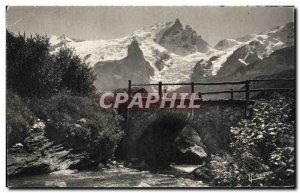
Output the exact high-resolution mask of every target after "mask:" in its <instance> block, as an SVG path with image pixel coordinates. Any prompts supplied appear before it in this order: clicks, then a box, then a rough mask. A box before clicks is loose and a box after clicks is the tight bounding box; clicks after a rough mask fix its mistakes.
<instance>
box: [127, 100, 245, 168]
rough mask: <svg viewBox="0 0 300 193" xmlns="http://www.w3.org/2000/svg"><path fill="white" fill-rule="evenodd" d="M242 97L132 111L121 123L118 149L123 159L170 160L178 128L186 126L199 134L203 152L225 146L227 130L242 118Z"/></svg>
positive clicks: (223, 148) (224, 147) (243, 107)
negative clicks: (122, 134) (177, 108)
mask: <svg viewBox="0 0 300 193" xmlns="http://www.w3.org/2000/svg"><path fill="white" fill-rule="evenodd" d="M245 106H246V104H245V101H243V100H219V101H203V102H202V104H201V106H200V108H199V109H194V110H191V109H189V110H186V111H175V110H172V109H156V110H155V109H152V110H149V111H133V110H131V111H130V113H125V112H124V114H125V115H124V116H126V115H128V114H129V116H128V119H127V124H126V126H125V125H124V127H125V128H124V129H125V131H126V132H125V133H126V135H125V138H124V141H123V147H124V149H123V150H122V151H123V152H124V153H125V155H126V156H125V157H126V159H127V160H131V159H136V158H138V159H141V160H145V161H146V163H148V164H150V165H160V164H162V163H168V162H171V159H172V158H171V157H172V156H170V152H172V151H173V150H174V147H173V146H174V140H175V138H176V137H177V136H178V134H179V132H180V131H181V130H182V129H183V128H185V127H190V128H191V129H194V130H195V131H196V132H197V133H198V135H199V136H200V138H201V140H202V142H203V144H204V145H205V146H206V149H207V152H216V151H222V150H225V149H226V148H227V147H228V145H229V132H230V128H231V127H232V126H235V125H236V124H237V123H238V122H239V121H240V120H241V119H243V118H245V111H246V108H245Z"/></svg>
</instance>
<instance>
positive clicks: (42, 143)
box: [7, 121, 86, 176]
mask: <svg viewBox="0 0 300 193" xmlns="http://www.w3.org/2000/svg"><path fill="white" fill-rule="evenodd" d="M44 127H45V124H44V123H43V122H41V121H38V122H36V123H35V125H34V126H33V128H32V129H31V130H30V131H29V136H28V137H27V138H26V139H25V141H24V147H22V146H20V145H19V147H18V149H16V147H14V148H9V149H8V152H7V175H8V176H21V175H35V174H43V173H50V172H53V171H58V170H65V169H69V168H70V169H71V168H73V169H75V168H74V166H76V165H78V164H80V163H82V162H83V161H84V159H85V158H86V156H85V155H84V154H73V153H71V151H72V149H67V148H65V147H64V146H63V145H55V144H54V143H53V142H52V141H50V140H49V139H47V138H46V137H45V136H44V134H45V131H44ZM77 168H78V167H77Z"/></svg>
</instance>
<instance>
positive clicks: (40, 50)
mask: <svg viewBox="0 0 300 193" xmlns="http://www.w3.org/2000/svg"><path fill="white" fill-rule="evenodd" d="M6 34H7V40H6V42H7V44H6V58H7V88H9V89H10V90H12V91H14V92H16V93H17V94H19V95H20V96H22V97H27V98H33V97H37V98H48V97H51V96H52V95H54V94H57V93H58V92H62V91H63V90H68V91H70V92H71V93H72V94H74V95H79V96H88V95H90V94H91V93H93V91H94V89H95V87H94V86H93V81H94V79H95V76H94V75H93V73H92V69H91V68H90V67H88V65H87V64H85V63H84V62H83V61H82V60H81V59H80V58H79V56H78V55H76V54H75V52H74V50H73V49H71V48H69V47H62V48H61V49H60V50H59V51H58V52H57V53H56V54H51V53H50V50H49V48H50V44H49V38H47V36H41V35H38V34H37V35H35V36H29V37H26V35H25V34H24V35H20V34H19V35H17V36H15V35H13V34H12V33H10V32H7V33H6Z"/></svg>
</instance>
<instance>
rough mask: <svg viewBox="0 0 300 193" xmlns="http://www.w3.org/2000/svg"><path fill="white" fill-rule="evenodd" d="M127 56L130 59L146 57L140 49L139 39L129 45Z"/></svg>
mask: <svg viewBox="0 0 300 193" xmlns="http://www.w3.org/2000/svg"><path fill="white" fill-rule="evenodd" d="M127 57H128V59H132V60H140V59H144V54H143V52H142V50H141V49H140V46H139V43H138V41H137V40H136V39H135V38H134V39H133V40H132V42H131V43H130V44H129V45H128V50H127Z"/></svg>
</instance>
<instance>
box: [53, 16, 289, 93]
mask: <svg viewBox="0 0 300 193" xmlns="http://www.w3.org/2000/svg"><path fill="white" fill-rule="evenodd" d="M293 31H294V23H293V22H290V23H288V24H286V25H283V26H279V27H275V28H272V29H271V30H269V31H265V32H261V33H258V34H248V35H245V36H242V37H238V38H236V39H224V40H221V41H219V42H218V43H217V44H216V46H215V47H211V46H210V45H208V43H207V42H206V41H205V40H203V39H202V37H201V35H198V34H197V33H196V32H195V31H194V30H193V29H192V28H191V27H190V26H189V25H186V26H185V27H183V25H182V24H181V22H180V21H179V19H178V20H176V21H175V22H166V23H163V24H156V25H153V26H151V27H149V28H145V29H140V30H136V31H135V32H133V33H132V34H130V35H128V36H125V37H123V38H118V39H113V40H94V41H76V40H75V39H73V38H69V37H68V36H66V35H64V36H63V38H61V39H63V40H61V41H55V40H58V38H56V39H54V38H52V39H51V38H50V43H51V45H52V48H54V49H53V52H55V51H56V50H57V49H58V48H59V47H60V46H61V45H62V44H67V45H68V46H71V47H74V48H75V50H76V52H77V53H78V55H79V56H80V57H81V58H82V59H83V60H85V62H86V63H88V64H89V65H90V66H91V67H93V68H94V67H95V66H101V65H103V64H104V63H105V62H108V61H120V60H122V59H124V58H126V57H127V56H128V53H127V52H128V45H130V44H131V42H132V41H133V40H134V41H135V40H136V41H137V42H138V44H139V48H140V49H141V51H142V53H143V57H144V59H145V61H147V62H148V63H145V65H148V66H147V67H145V68H148V67H151V68H152V69H153V73H152V75H151V76H150V77H149V82H141V83H157V82H158V81H163V82H190V81H191V77H192V76H197V74H195V73H194V71H195V69H194V68H195V66H196V64H197V63H199V62H200V61H201V66H203V68H205V69H206V72H207V74H202V75H201V74H199V75H200V76H203V77H204V78H205V77H210V76H222V75H223V76H227V75H228V74H231V73H233V72H234V71H235V70H236V69H237V68H239V67H241V66H247V65H248V64H249V63H252V62H256V61H259V60H262V59H264V58H266V57H268V56H269V55H270V54H271V53H273V52H274V51H276V50H279V49H282V48H284V47H287V46H292V45H294V41H293V40H294V37H293V33H291V32H293ZM166 32H167V33H166ZM202 40H203V42H201V41H202ZM197 42H198V43H199V45H201V46H204V50H202V51H201V52H200V51H198V47H197V46H198V44H197ZM220 42H221V43H220ZM174 49H175V51H174ZM230 58H231V59H230ZM198 66H199V65H198ZM220 71H221V72H220ZM96 74H97V73H96ZM193 74H194V75H193ZM112 76H113V75H112ZM126 81H127V80H126ZM97 88H98V89H102V88H101V86H100V87H97ZM172 89H176V88H175V87H174V88H173V87H172Z"/></svg>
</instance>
